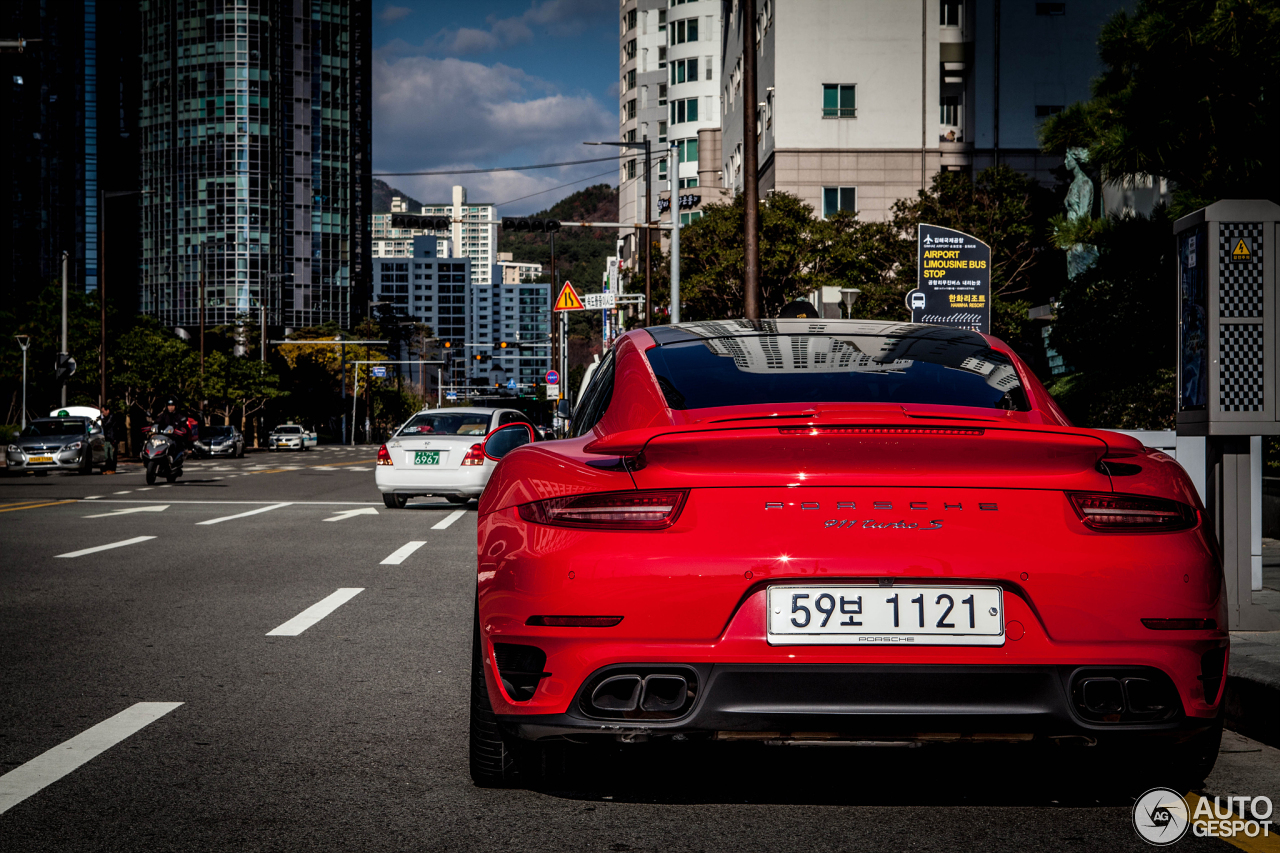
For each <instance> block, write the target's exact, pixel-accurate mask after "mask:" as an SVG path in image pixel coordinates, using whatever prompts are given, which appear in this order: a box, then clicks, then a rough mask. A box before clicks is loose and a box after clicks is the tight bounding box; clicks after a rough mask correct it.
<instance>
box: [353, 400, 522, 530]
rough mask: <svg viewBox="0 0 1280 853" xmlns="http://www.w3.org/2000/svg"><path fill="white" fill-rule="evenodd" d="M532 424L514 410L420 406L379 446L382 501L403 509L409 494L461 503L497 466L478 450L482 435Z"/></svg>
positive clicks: (479, 489) (480, 488)
mask: <svg viewBox="0 0 1280 853" xmlns="http://www.w3.org/2000/svg"><path fill="white" fill-rule="evenodd" d="M514 423H523V424H530V426H531V427H532V424H531V423H530V421H529V419H528V418H527V417H525V416H524V414H523V413H522V412H517V411H515V410H514V409H487V408H456V409H424V410H422V411H421V412H418V413H417V414H416V415H414V416H413V417H411V418H410V419H409V420H408V421H406V422H405V424H404V426H402V427H400V429H398V430H396V433H395V435H393V436H391V438H389V439H387V443H386V444H384V445H382V447H381V448H379V450H378V464H377V465H376V466H375V468H374V471H375V473H374V480H375V482H377V484H378V491H380V492H382V502H383V503H384V504H386V505H387V507H388V508H390V509H396V508H400V507H403V506H404V505H405V504H406V503H407V502H408V500H409V498H411V497H415V496H418V495H439V496H441V497H443V498H445V499H446V500H448V501H450V502H452V503H457V504H465V503H466V502H467V501H469V500H471V499H472V498H478V497H480V493H481V492H483V491H484V487H485V484H486V483H488V482H489V475H490V474H492V473H493V469H494V467H495V466H496V465H497V464H498V463H496V462H494V461H493V460H492V459H486V458H485V455H484V453H483V452H482V451H481V449H480V447H481V444H482V443H483V442H484V437H485V436H486V435H488V434H489V433H490V432H492V431H493V430H495V429H497V428H498V427H502V426H506V425H507V424H514Z"/></svg>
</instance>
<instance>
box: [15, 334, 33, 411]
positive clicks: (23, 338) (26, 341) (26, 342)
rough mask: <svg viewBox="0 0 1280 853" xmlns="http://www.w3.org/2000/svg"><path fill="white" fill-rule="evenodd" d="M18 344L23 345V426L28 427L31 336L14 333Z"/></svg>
mask: <svg viewBox="0 0 1280 853" xmlns="http://www.w3.org/2000/svg"><path fill="white" fill-rule="evenodd" d="M14 337H15V338H17V339H18V346H20V347H22V428H23V429H24V430H25V429H26V428H27V347H29V346H31V338H30V337H28V336H27V335H14Z"/></svg>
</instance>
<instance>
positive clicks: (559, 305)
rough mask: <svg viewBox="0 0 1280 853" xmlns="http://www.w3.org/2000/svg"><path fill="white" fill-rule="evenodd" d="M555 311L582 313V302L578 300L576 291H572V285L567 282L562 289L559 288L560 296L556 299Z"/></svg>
mask: <svg viewBox="0 0 1280 853" xmlns="http://www.w3.org/2000/svg"><path fill="white" fill-rule="evenodd" d="M555 310H557V311H582V310H584V308H583V305H582V300H581V299H579V298H578V291H576V290H574V289H573V285H572V284H570V283H569V282H567V281H566V282H565V283H564V287H562V288H560V295H559V296H557V297H556V307H555Z"/></svg>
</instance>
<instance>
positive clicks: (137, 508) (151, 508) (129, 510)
mask: <svg viewBox="0 0 1280 853" xmlns="http://www.w3.org/2000/svg"><path fill="white" fill-rule="evenodd" d="M168 508H169V505H168V504H160V505H159V506H130V507H125V508H124V509H113V510H112V511H111V512H100V513H98V514H97V515H86V516H85V518H110V517H111V516H113V515H132V514H133V513H135V512H164V511H165V510H166V509H168Z"/></svg>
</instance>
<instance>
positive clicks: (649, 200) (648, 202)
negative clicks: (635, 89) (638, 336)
mask: <svg viewBox="0 0 1280 853" xmlns="http://www.w3.org/2000/svg"><path fill="white" fill-rule="evenodd" d="M582 144H583V145H616V146H618V147H619V148H644V323H643V324H642V325H644V326H648V325H649V310H650V309H649V305H650V295H651V290H652V281H651V278H650V265H649V221H650V216H651V211H652V210H653V182H652V181H651V180H649V155H650V141H649V137H647V136H646V137H645V138H644V139H642V140H640V141H639V142H584V143H582Z"/></svg>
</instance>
